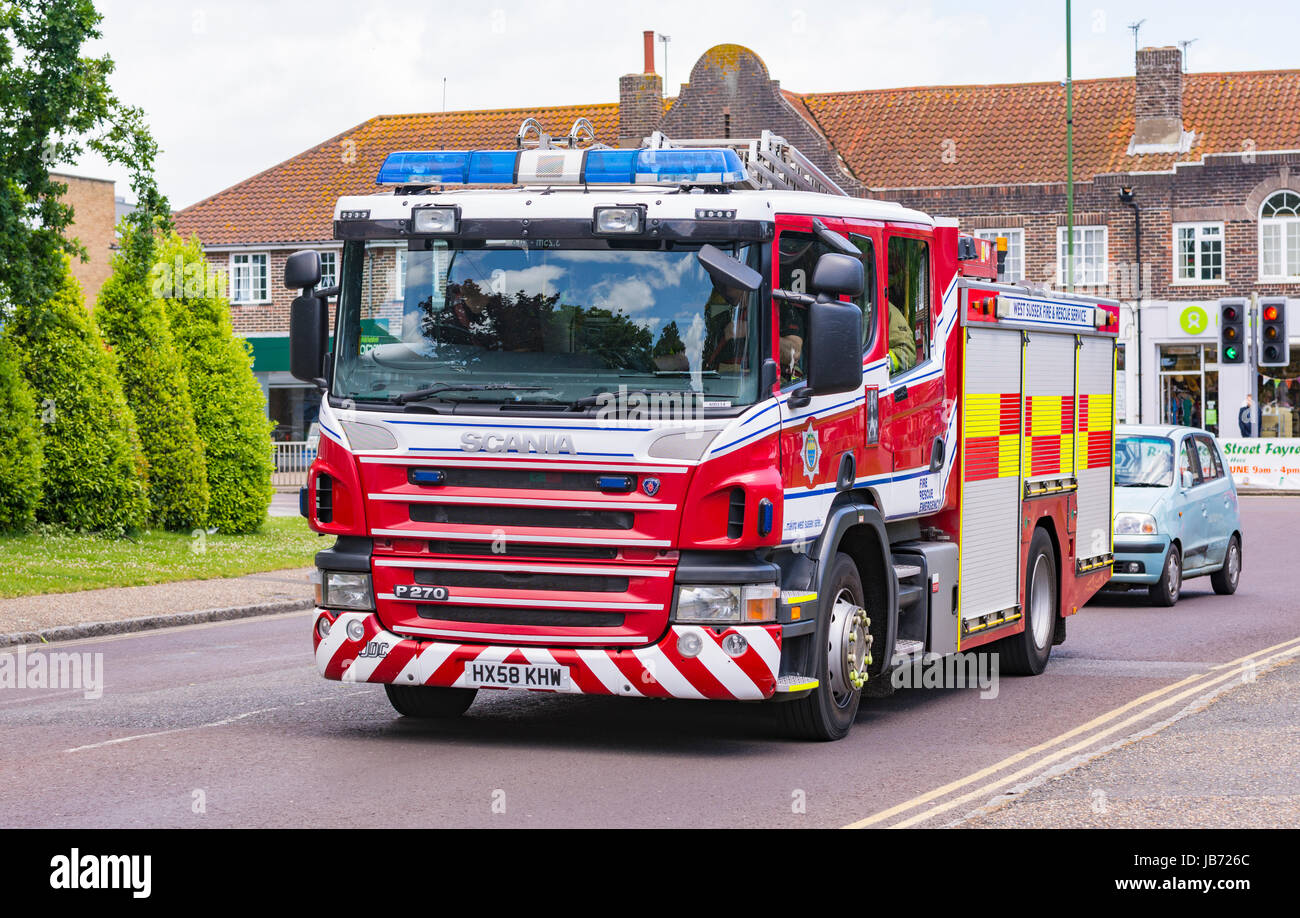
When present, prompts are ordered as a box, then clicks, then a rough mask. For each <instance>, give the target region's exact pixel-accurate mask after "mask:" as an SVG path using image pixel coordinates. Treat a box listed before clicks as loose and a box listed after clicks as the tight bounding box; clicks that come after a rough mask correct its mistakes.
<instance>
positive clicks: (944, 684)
mask: <svg viewBox="0 0 1300 918" xmlns="http://www.w3.org/2000/svg"><path fill="white" fill-rule="evenodd" d="M889 679H890V682H891V683H892V684H893V686H894V688H927V689H934V688H943V689H952V688H956V689H964V688H978V689H979V690H980V698H985V699H987V698H996V697H998V655H997V654H996V653H950V654H938V653H927V654H923V655H922V656H920V657H918V658H917V659H915V660H913V661H912V662H911V663H908V664H906V665H904V666H900V667H899V668H898V669H896V670H894V671H893V672H892V673H891V674H890V676H889Z"/></svg>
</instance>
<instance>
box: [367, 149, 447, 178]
mask: <svg viewBox="0 0 1300 918" xmlns="http://www.w3.org/2000/svg"><path fill="white" fill-rule="evenodd" d="M469 160H470V154H469V152H468V151H463V150H461V151H458V150H429V151H427V152H423V153H419V152H414V151H403V152H400V153H389V154H388V157H387V158H386V159H385V160H384V164H383V166H381V167H380V169H379V177H378V178H377V179H376V180H375V184H376V185H442V184H456V185H462V184H464V183H465V176H466V173H467V172H468V171H469Z"/></svg>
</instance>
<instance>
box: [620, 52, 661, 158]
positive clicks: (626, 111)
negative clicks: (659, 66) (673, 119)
mask: <svg viewBox="0 0 1300 918" xmlns="http://www.w3.org/2000/svg"><path fill="white" fill-rule="evenodd" d="M641 37H642V41H643V47H644V51H645V56H644V66H643V69H642V71H641V72H640V73H629V74H626V75H625V76H621V77H619V78H618V145H619V146H620V147H639V146H641V141H642V140H644V139H645V138H646V137H648V136H650V133H651V132H652V131H654V130H655V128H657V127H659V122H660V120H662V118H663V115H664V81H663V77H661V76H659V74H657V73H655V33H654V32H653V31H649V32H644V33H642V36H641Z"/></svg>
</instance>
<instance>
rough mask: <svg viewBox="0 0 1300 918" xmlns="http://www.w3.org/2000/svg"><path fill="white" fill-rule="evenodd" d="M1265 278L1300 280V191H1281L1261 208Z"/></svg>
mask: <svg viewBox="0 0 1300 918" xmlns="http://www.w3.org/2000/svg"><path fill="white" fill-rule="evenodd" d="M1259 276H1260V279H1261V280H1287V281H1295V280H1300V194H1297V193H1296V192H1294V191H1279V192H1277V193H1276V194H1274V195H1270V196H1269V198H1268V199H1267V200H1265V201H1264V206H1263V207H1261V208H1260V210H1259Z"/></svg>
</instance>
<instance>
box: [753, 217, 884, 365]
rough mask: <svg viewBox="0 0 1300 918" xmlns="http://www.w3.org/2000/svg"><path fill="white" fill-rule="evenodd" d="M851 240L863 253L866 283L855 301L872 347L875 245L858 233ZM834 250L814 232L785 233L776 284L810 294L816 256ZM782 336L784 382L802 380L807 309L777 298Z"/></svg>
mask: <svg viewBox="0 0 1300 918" xmlns="http://www.w3.org/2000/svg"><path fill="white" fill-rule="evenodd" d="M849 240H850V241H851V242H852V243H853V244H854V245H855V246H857V248H858V251H860V252H861V253H862V260H863V267H864V269H865V271H864V273H865V276H866V283H865V285H864V286H863V292H862V295H861V296H858V297H854V298H853V300H852V302H853V304H854V305H855V306H857V307H858V308H859V309H861V310H862V347H863V350H864V351H865V350H866V349H867V348H868V347H870V345H871V342H872V338H873V337H874V335H873V328H874V326H875V317H876V299H877V298H876V261H875V246H874V244H873V243H872V241H871V238H870V237H868V236H859V235H857V234H856V233H855V234H850V235H849ZM834 251H836V250H835V249H833V248H831V247H830V246H828V245H826V243H824V242H822V241H821V240H820V239H818V238H817V237H816V235H814V234H813V233H800V232H783V233H782V234H781V238H780V242H779V243H778V247H777V286H778V287H780V288H782V289H783V290H789V291H791V292H793V293H807V294H811V292H812V291H811V289H810V288H811V286H812V275H813V269H814V268H815V267H816V266H817V259H819V258H821V257H822V256H823V255H825V254H826V253H828V252H834ZM776 305H777V310H778V314H779V322H778V327H779V329H780V337H781V385H783V386H784V385H786V384H787V383H791V382H796V381H798V380H800V379H803V373H804V370H803V343H804V335H805V331H806V328H807V319H808V311H807V310H806V309H804V308H803V307H802V306H799V305H797V304H795V303H785V302H782V301H780V300H778V301H777V304H776Z"/></svg>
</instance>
